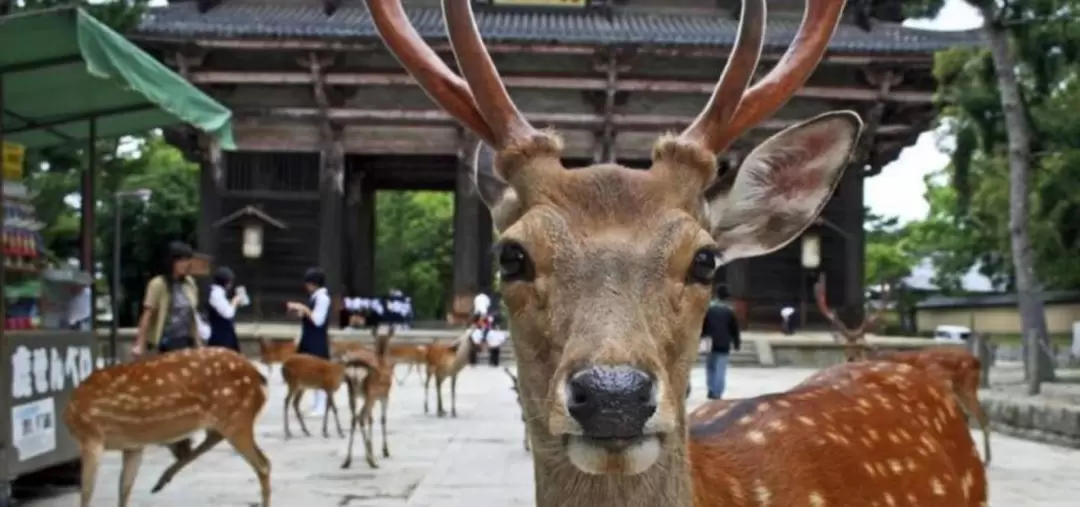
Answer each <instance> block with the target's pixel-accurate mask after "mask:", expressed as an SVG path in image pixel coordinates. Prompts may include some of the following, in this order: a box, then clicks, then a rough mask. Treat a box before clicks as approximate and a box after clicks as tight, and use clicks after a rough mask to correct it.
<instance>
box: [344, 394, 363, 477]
mask: <svg viewBox="0 0 1080 507" xmlns="http://www.w3.org/2000/svg"><path fill="white" fill-rule="evenodd" d="M354 403H355V402H353V403H350V405H353V407H352V410H351V412H352V414H351V417H349V450H348V452H346V453H345V462H344V463H342V464H341V468H349V467H350V466H352V455H353V441H354V440H355V439H356V427H357V426H358V425H359V424H360V417H359V415H357V412H356V407H355V405H354ZM361 438H363V435H361Z"/></svg>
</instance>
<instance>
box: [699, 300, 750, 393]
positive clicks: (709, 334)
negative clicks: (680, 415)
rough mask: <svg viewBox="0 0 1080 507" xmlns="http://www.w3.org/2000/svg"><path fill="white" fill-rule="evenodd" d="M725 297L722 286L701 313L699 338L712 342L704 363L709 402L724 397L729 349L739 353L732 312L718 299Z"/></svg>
mask: <svg viewBox="0 0 1080 507" xmlns="http://www.w3.org/2000/svg"><path fill="white" fill-rule="evenodd" d="M726 296H727V294H726V291H725V290H724V288H723V287H718V288H717V289H716V294H715V296H714V297H713V299H712V301H710V302H709V309H708V310H707V311H706V312H705V322H704V323H703V325H702V329H701V336H702V338H708V339H709V340H711V342H712V343H711V346H710V350H709V355H708V358H707V359H706V361H705V368H706V369H705V378H706V383H707V384H708V390H709V392H708V397H709V399H710V400H719V399H720V398H721V397H722V396H723V395H724V388H725V387H726V383H727V382H726V381H727V367H728V360H729V357H730V355H731V349H732V348H734V349H735V350H739V348H740V347H741V345H742V342H741V337H740V335H739V321H738V319H737V318H736V317H735V312H734V311H732V309H731V307H729V306H728V305H726V304H724V302H723V301H722V300H721V298H723V297H726Z"/></svg>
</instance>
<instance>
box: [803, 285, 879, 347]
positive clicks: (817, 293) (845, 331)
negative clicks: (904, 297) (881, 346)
mask: <svg viewBox="0 0 1080 507" xmlns="http://www.w3.org/2000/svg"><path fill="white" fill-rule="evenodd" d="M814 301H815V302H816V303H817V307H818V311H820V312H821V314H822V315H824V316H825V318H826V319H827V320H828V321H829V324H831V325H832V327H833V329H834V330H835V331H836V332H835V333H833V340H835V341H836V342H837V343H840V344H842V345H843V346H844V359H845V360H846V361H848V362H851V361H858V360H860V359H863V358H864V357H865V355H866V351H867V350H868V349H871V348H872V347H871V346H870V344H869V343H867V341H866V332H867V331H868V330H871V329H874V327H875V326H877V324H878V322H880V321H881V318H882V317H883V316H884V315H885V311H886V308H887V307H888V303H889V291H888V290H885V291H883V292H882V295H881V304H880V305H878V308H877V311H875V312H874V313H873V314H871V315H870V316H869V317H867V318H865V319H863V322H862V324H860V325H859V327H856V328H850V327H848V326H847V324H844V321H842V320H840V317H838V316H837V315H836V312H834V311H833V310H832V308H830V307H829V302H828V300H827V298H826V297H825V273H822V274H820V275H818V280H817V282H815V283H814Z"/></svg>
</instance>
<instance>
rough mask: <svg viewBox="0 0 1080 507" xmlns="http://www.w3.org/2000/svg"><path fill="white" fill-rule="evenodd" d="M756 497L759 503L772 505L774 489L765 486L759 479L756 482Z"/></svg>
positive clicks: (764, 506)
mask: <svg viewBox="0 0 1080 507" xmlns="http://www.w3.org/2000/svg"><path fill="white" fill-rule="evenodd" d="M754 497H755V498H757V502H758V505H760V506H761V507H768V506H769V505H772V491H769V488H767V487H765V485H764V484H762V482H761V481H760V480H759V481H757V483H756V484H754Z"/></svg>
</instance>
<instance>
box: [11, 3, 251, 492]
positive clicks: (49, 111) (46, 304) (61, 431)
mask: <svg viewBox="0 0 1080 507" xmlns="http://www.w3.org/2000/svg"><path fill="white" fill-rule="evenodd" d="M0 113H2V114H0V146H3V147H4V148H3V150H2V153H3V158H2V159H3V161H4V166H3V178H0V204H2V205H3V206H2V212H0V220H2V223H3V225H4V228H3V248H0V288H2V289H3V297H2V298H0V322H3V324H4V325H3V326H2V327H0V360H2V361H4V364H3V367H0V407H2V411H3V412H4V413H2V414H0V507H7V506H8V505H9V504H10V502H11V498H10V492H11V489H10V483H11V482H12V481H14V480H15V479H16V478H18V477H19V476H21V475H23V474H26V473H30V472H36V471H40V470H43V469H46V468H50V467H53V466H55V465H60V464H64V463H69V462H72V461H74V460H76V459H77V458H78V448H77V446H76V445H75V442H74V440H73V439H72V438H71V436H70V435H69V433H68V432H67V430H66V429H65V428H64V427H63V422H62V419H63V411H64V408H65V407H66V404H67V400H68V398H69V397H70V395H71V391H72V390H73V389H74V388H75V386H77V385H78V384H79V382H81V381H82V380H84V379H85V378H86V377H87V376H89V375H90V373H91V372H92V371H93V369H94V368H95V366H96V364H97V359H98V350H99V346H98V337H97V334H96V333H95V330H94V329H93V325H94V319H93V318H92V315H93V301H94V300H95V294H94V289H93V287H94V284H93V283H92V281H93V275H92V274H91V273H89V272H87V271H89V270H90V269H91V266H94V252H93V245H94V218H95V217H94V215H95V213H94V211H95V204H96V202H97V199H96V197H95V196H94V192H93V189H94V187H95V183H94V179H95V172H96V161H97V159H98V155H97V154H96V153H95V144H96V143H95V141H96V140H97V139H99V138H104V139H115V138H117V137H120V136H123V135H126V134H133V133H143V132H146V131H148V130H150V129H152V128H154V127H159V126H166V125H173V124H179V123H187V124H191V125H192V126H194V127H196V128H198V129H199V130H201V131H202V132H205V133H206V134H207V135H210V136H213V137H214V139H215V140H216V142H217V143H218V145H219V146H221V148H222V149H233V148H234V147H233V142H232V131H231V124H230V121H231V113H230V112H229V110H228V109H226V108H225V107H223V106H221V105H220V104H218V103H217V102H215V101H214V100H213V99H211V98H209V97H208V96H206V95H205V94H203V93H202V92H200V91H199V90H197V89H196V88H194V87H193V86H191V85H190V84H189V83H188V82H187V81H185V80H184V79H183V78H181V77H180V76H178V75H176V74H175V73H174V72H172V71H171V70H169V69H168V68H166V67H165V66H163V65H161V64H160V63H159V62H158V61H157V60H155V59H154V58H153V57H151V56H150V55H148V54H146V53H144V52H143V51H141V50H140V49H138V48H137V47H135V46H134V45H133V44H131V43H129V42H128V41H127V40H125V39H124V38H123V37H122V36H120V35H119V34H117V33H116V32H114V31H113V30H111V29H110V28H108V27H107V26H105V25H104V24H102V23H101V22H99V21H98V20H96V19H94V18H93V17H92V16H90V15H89V14H87V13H86V12H84V11H83V10H82V9H79V8H59V9H49V10H44V11H36V12H29V13H23V14H15V15H10V16H0ZM71 143H85V146H86V149H85V150H84V153H85V154H86V166H85V168H84V170H83V171H82V199H81V201H82V224H81V229H82V231H81V236H82V240H81V245H82V248H81V250H82V251H81V258H80V262H79V264H80V265H79V267H78V268H75V267H73V266H69V265H67V264H65V263H62V262H59V263H53V265H52V266H50V265H49V263H47V262H46V261H45V258H46V255H45V252H44V246H45V245H43V243H42V240H41V236H40V234H39V230H40V228H41V224H40V223H39V222H37V220H36V219H35V216H34V208H33V205H32V199H31V197H32V196H31V195H30V193H29V192H28V191H27V188H26V186H25V185H24V184H23V181H22V177H23V173H24V170H25V164H26V159H27V158H28V157H26V156H25V154H26V153H27V152H32V151H33V150H35V149H38V148H42V147H47V146H54V145H61V144H71ZM86 304H89V305H90V308H91V309H90V310H89V312H90V318H88V319H83V318H82V316H83V314H84V313H86V309H85V307H78V308H77V307H76V305H86Z"/></svg>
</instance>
